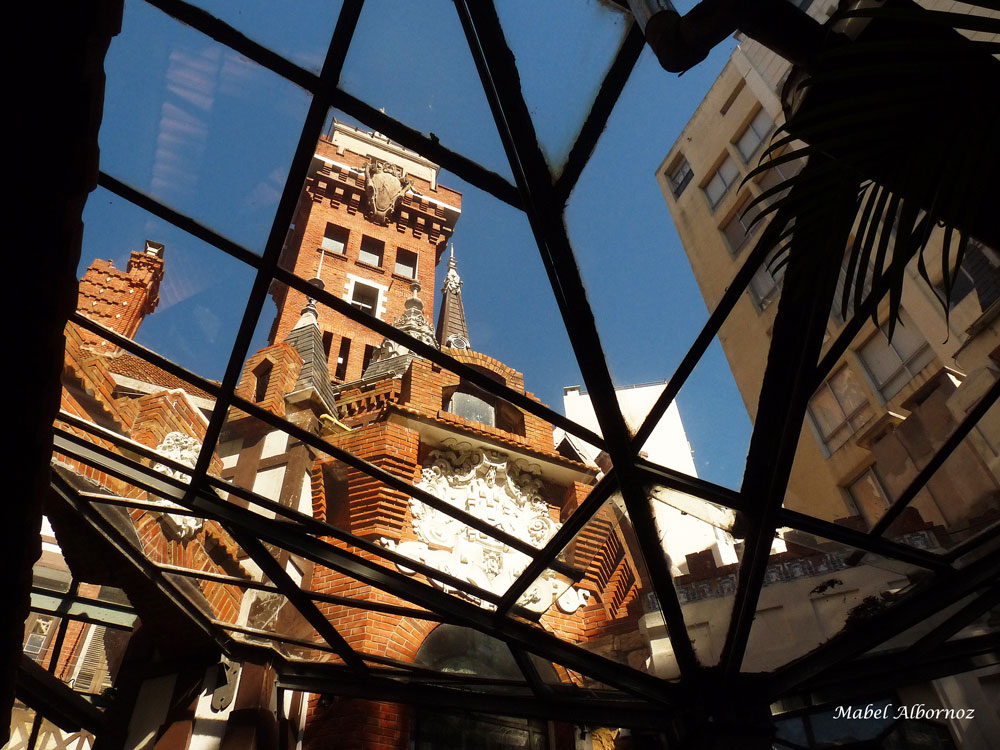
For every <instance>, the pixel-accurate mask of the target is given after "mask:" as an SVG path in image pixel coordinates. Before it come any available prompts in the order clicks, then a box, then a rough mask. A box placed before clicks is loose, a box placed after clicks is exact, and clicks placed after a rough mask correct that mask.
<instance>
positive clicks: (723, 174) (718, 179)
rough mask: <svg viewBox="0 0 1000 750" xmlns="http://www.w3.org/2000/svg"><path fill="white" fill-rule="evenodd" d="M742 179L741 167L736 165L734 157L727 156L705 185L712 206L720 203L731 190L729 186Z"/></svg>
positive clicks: (706, 195)
mask: <svg viewBox="0 0 1000 750" xmlns="http://www.w3.org/2000/svg"><path fill="white" fill-rule="evenodd" d="M739 179H740V168H739V167H737V166H736V162H735V161H734V160H733V157H731V156H727V157H726V158H725V160H724V161H723V162H722V164H720V165H719V168H718V169H716V170H715V172H714V173H713V174H712V176H711V177H710V178H709V180H708V182H706V183H705V187H704V188H702V189H703V190H704V191H705V197H706V198H708V203H709V205H710V206H712V208H715V207H716V206H717V205H719V201H721V200H722V198H723V197H724V196H725V194H726V193H728V192H729V188H731V187H732V186H733V185H735V184H736V182H737V181H738V180H739Z"/></svg>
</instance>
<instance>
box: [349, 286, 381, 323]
mask: <svg viewBox="0 0 1000 750" xmlns="http://www.w3.org/2000/svg"><path fill="white" fill-rule="evenodd" d="M351 305H353V306H354V307H356V308H358V309H359V310H364V311H365V312H366V313H368V314H369V315H375V314H376V313H377V311H378V289H376V288H375V287H373V286H368V285H367V284H362V283H360V282H357V281H355V282H354V291H353V292H352V294H351Z"/></svg>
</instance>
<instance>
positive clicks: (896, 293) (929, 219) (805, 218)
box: [743, 0, 1000, 336]
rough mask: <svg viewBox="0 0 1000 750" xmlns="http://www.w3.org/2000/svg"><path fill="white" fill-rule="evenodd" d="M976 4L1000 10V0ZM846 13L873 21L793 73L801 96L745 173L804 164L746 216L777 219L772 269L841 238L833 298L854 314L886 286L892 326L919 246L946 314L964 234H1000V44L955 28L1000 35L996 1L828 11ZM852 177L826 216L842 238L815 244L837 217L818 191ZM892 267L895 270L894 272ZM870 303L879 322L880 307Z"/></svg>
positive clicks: (897, 1) (765, 240)
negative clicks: (931, 252) (936, 275)
mask: <svg viewBox="0 0 1000 750" xmlns="http://www.w3.org/2000/svg"><path fill="white" fill-rule="evenodd" d="M970 4H972V5H976V6H979V7H981V8H985V9H987V10H988V11H998V10H1000V2H998V0H977V1H976V2H973V3H970ZM849 19H865V20H866V21H868V22H869V24H868V26H867V27H866V29H865V30H864V31H863V32H862V33H861V34H860V35H859V36H858V38H857V39H856V40H854V41H852V42H850V43H846V44H843V45H840V46H837V47H833V48H831V49H829V50H825V51H823V52H822V53H820V54H818V55H816V56H815V58H814V60H813V61H812V63H811V64H810V66H809V68H808V69H807V70H801V71H798V72H797V74H796V75H793V77H792V78H791V79H790V83H789V85H788V86H787V87H786V92H785V94H786V97H787V98H788V99H790V100H792V101H794V102H795V105H794V106H792V109H791V111H790V113H789V114H788V117H787V118H786V122H785V123H784V124H783V125H781V126H780V127H779V128H777V129H776V131H775V132H774V134H773V135H772V137H771V139H770V141H769V143H768V144H767V146H766V147H765V149H764V151H763V153H762V155H761V158H760V161H759V162H758V164H757V166H756V167H754V168H753V169H751V170H750V171H749V173H748V174H747V176H746V178H745V180H744V182H748V181H750V180H755V179H757V178H759V177H760V176H762V175H764V174H765V173H767V172H769V171H771V170H773V169H776V168H780V167H782V166H783V165H790V164H792V163H794V162H797V161H804V162H805V164H806V166H805V168H803V169H802V170H801V171H799V172H798V173H797V174H795V175H793V176H790V177H788V178H787V179H784V180H782V181H781V182H779V183H777V184H775V185H773V186H771V187H769V188H768V189H766V190H763V191H760V192H759V194H758V195H756V196H755V197H754V198H753V199H752V200H751V201H750V202H749V203H748V204H747V205H746V206H745V207H744V209H743V215H744V216H747V215H748V214H749V213H750V212H754V215H753V217H752V219H751V220H750V221H749V222H748V225H749V228H750V229H752V228H753V227H754V226H755V225H757V224H759V223H763V222H766V221H767V220H768V219H769V220H770V223H769V224H767V225H766V231H765V232H764V233H763V234H762V235H761V238H760V240H759V244H761V243H762V244H763V245H764V248H765V252H764V253H763V255H762V256H761V257H766V258H767V261H766V262H767V266H768V268H771V269H774V270H777V269H780V268H782V267H783V266H784V264H785V263H787V257H788V255H789V254H792V253H809V252H812V253H813V254H814V255H817V256H818V255H819V254H820V253H821V252H840V253H844V252H845V251H846V254H845V255H844V261H843V265H842V266H841V268H840V269H839V270H840V273H842V275H843V290H842V293H841V296H840V299H839V300H836V301H835V307H837V308H839V310H840V314H841V317H843V318H845V319H846V318H847V314H848V312H849V311H851V310H853V312H854V313H855V314H857V313H858V312H859V311H860V309H861V307H862V305H863V303H864V301H865V299H866V297H867V295H868V290H873V291H876V290H877V291H878V292H879V293H880V294H881V295H885V294H887V295H888V301H889V320H888V322H887V325H886V329H887V332H888V333H889V335H890V336H891V334H892V332H893V331H894V329H895V325H896V321H897V320H898V317H899V308H900V305H901V301H902V291H903V286H902V284H903V274H902V270H901V269H902V267H903V266H904V265H905V263H906V262H908V261H909V260H911V259H912V258H914V257H915V258H916V259H917V270H918V273H919V274H920V276H921V277H922V278H923V279H924V281H925V282H927V283H928V284H929V285H930V286H931V288H932V290H933V291H934V294H935V297H936V298H937V299H938V301H939V302H940V304H941V305H942V307H943V308H944V311H945V315H946V316H947V315H948V311H949V308H950V306H951V291H952V287H953V285H954V281H955V277H956V273H957V269H958V268H960V267H961V264H962V262H963V260H964V257H965V253H966V248H967V246H968V243H969V240H970V238H971V237H973V236H976V237H977V238H978V239H979V240H982V241H984V242H986V243H987V244H1000V243H994V242H992V240H996V239H1000V222H998V221H997V217H996V216H990V215H988V214H989V213H995V211H996V206H995V205H989V206H986V205H984V204H987V203H990V201H989V200H988V199H987V198H985V197H984V196H988V195H996V187H995V185H994V184H993V183H994V182H995V177H996V174H997V173H998V172H1000V164H998V161H1000V159H998V157H1000V138H998V137H997V135H996V134H997V133H1000V104H998V101H997V97H996V96H995V92H996V91H998V90H1000V62H998V61H997V60H996V59H995V58H993V57H992V54H993V52H994V51H995V50H997V49H1000V44H998V43H997V42H995V41H993V40H990V39H987V40H985V41H983V40H972V39H969V38H968V37H967V36H963V35H962V34H960V33H958V31H959V30H960V31H966V32H978V33H980V34H982V33H986V34H1000V13H998V14H996V15H994V16H982V15H975V14H964V13H952V12H945V11H929V10H925V9H923V8H920V7H919V6H917V5H915V4H914V3H912V2H909V1H908V0H890V1H889V2H887V3H886V4H885V5H884V6H882V7H855V8H850V9H847V10H844V11H841V12H839V14H838V15H837V16H835V18H834V20H833V21H831V23H841V22H842V21H845V20H849ZM846 185H851V186H852V189H853V195H854V196H855V201H854V205H855V211H854V213H853V214H852V215H850V216H848V215H847V214H844V215H842V216H840V219H839V220H842V221H844V222H847V223H848V226H847V227H846V229H845V228H844V227H842V226H838V227H832V226H829V227H827V232H828V234H829V235H839V234H842V233H844V232H845V231H846V232H847V235H845V237H847V239H845V242H844V247H841V248H839V249H838V250H832V249H830V248H827V249H826V250H825V251H821V250H820V249H819V247H818V246H817V247H813V248H811V249H810V248H809V247H807V246H806V244H807V243H805V242H804V241H803V237H804V236H805V235H809V237H810V238H811V241H813V242H815V241H816V240H817V238H820V239H821V238H822V235H821V234H819V233H817V229H816V227H817V224H816V222H817V221H820V220H827V221H829V220H831V216H830V215H829V212H824V210H823V208H822V204H823V203H824V202H825V201H828V200H829V198H830V195H831V192H830V191H831V190H838V191H842V190H844V189H846V188H845V186H846ZM838 195H843V193H838ZM824 216H825V219H823V218H822V217H824ZM775 224H778V226H773V225H775ZM935 226H941V227H942V228H943V239H942V241H941V242H940V253H941V259H940V263H941V269H940V273H941V277H942V280H943V281H942V285H941V288H942V289H943V294H939V293H938V291H937V290H936V289H934V283H933V280H932V276H931V273H930V271H929V268H928V264H927V262H926V258H925V254H926V253H927V251H928V247H929V245H930V243H931V240H932V238H933V236H934V232H933V230H934V228H935ZM991 233H992V236H991ZM820 244H825V243H824V242H821V243H820ZM935 250H937V247H935ZM816 262H817V263H820V262H824V260H823V259H821V258H819V257H817V258H816ZM890 268H892V269H896V271H895V272H894V273H893V274H891V277H887V275H886V274H887V271H888V269H890ZM869 309H870V312H871V315H872V317H873V318H874V319H875V322H876V324H878V322H879V321H878V309H877V306H874V307H871V306H869Z"/></svg>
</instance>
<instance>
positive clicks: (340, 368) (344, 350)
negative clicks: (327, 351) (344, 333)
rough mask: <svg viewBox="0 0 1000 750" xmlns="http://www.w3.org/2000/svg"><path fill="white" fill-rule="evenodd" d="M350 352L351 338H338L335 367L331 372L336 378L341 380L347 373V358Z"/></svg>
mask: <svg viewBox="0 0 1000 750" xmlns="http://www.w3.org/2000/svg"><path fill="white" fill-rule="evenodd" d="M350 354H351V340H350V339H349V338H342V339H341V340H340V351H339V352H338V353H337V369H336V370H335V371H334V373H333V376H334V377H335V378H336V379H337V380H343V379H344V377H345V376H346V375H347V358H348V357H349V356H350Z"/></svg>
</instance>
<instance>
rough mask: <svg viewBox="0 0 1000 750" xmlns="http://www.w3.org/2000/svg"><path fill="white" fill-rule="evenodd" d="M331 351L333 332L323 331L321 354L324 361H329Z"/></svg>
mask: <svg viewBox="0 0 1000 750" xmlns="http://www.w3.org/2000/svg"><path fill="white" fill-rule="evenodd" d="M331 349H333V331H323V353H324V354H325V355H326V361H327V362H329V361H330V350H331Z"/></svg>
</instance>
